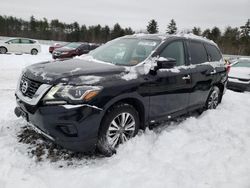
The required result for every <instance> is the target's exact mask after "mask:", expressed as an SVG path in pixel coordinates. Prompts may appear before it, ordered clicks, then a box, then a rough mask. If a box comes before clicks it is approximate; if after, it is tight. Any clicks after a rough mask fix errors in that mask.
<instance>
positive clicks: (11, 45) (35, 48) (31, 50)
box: [0, 38, 41, 55]
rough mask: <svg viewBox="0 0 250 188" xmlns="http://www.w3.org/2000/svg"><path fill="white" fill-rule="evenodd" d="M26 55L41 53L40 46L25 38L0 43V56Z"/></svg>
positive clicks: (36, 42) (34, 41)
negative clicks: (6, 54) (9, 54)
mask: <svg viewBox="0 0 250 188" xmlns="http://www.w3.org/2000/svg"><path fill="white" fill-rule="evenodd" d="M8 52H11V53H28V54H32V55H37V54H38V53H39V52H41V46H40V44H39V43H38V41H36V40H33V39H27V38H13V39H10V40H7V41H4V42H0V54H5V53H8Z"/></svg>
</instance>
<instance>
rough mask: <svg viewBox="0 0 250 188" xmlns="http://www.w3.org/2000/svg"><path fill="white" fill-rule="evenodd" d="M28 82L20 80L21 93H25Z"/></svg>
mask: <svg viewBox="0 0 250 188" xmlns="http://www.w3.org/2000/svg"><path fill="white" fill-rule="evenodd" d="M28 87H29V86H28V82H27V81H23V80H22V81H21V91H22V93H23V94H25V93H26V92H27V90H28Z"/></svg>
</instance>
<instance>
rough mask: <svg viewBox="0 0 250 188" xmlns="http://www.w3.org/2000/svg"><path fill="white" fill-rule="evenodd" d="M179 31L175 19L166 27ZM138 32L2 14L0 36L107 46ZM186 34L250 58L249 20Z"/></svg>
mask: <svg viewBox="0 0 250 188" xmlns="http://www.w3.org/2000/svg"><path fill="white" fill-rule="evenodd" d="M177 31H178V28H177V24H176V22H175V20H174V19H171V21H170V23H169V24H168V25H167V27H166V33H167V34H176V33H177ZM158 32H159V26H158V23H157V21H156V20H154V19H152V20H150V21H149V22H148V25H147V26H146V33H151V34H153V33H158ZM133 33H135V31H133V30H132V29H131V28H130V27H127V28H122V27H121V26H120V24H119V23H116V24H115V25H114V26H113V27H112V28H110V27H109V26H108V25H105V26H101V25H100V24H98V25H93V26H86V25H79V23H78V22H73V23H70V24H67V23H64V22H60V21H59V20H58V19H53V20H51V21H48V20H47V19H46V18H43V19H36V18H35V17H34V16H31V17H30V20H29V21H26V20H23V19H20V18H16V17H13V16H1V15H0V36H12V37H27V38H34V39H43V40H55V41H68V42H73V41H82V42H95V43H105V42H107V41H109V40H111V39H114V38H117V37H121V36H124V35H130V34H133ZM185 33H194V34H196V35H199V36H203V37H206V38H208V39H211V40H213V41H214V42H216V43H217V44H218V45H219V47H220V49H221V51H222V53H224V54H235V55H250V20H248V21H247V22H246V23H245V25H243V26H242V27H239V28H238V27H230V26H228V27H226V28H225V30H224V31H221V30H220V29H219V28H218V27H216V26H215V27H213V28H212V29H205V30H204V31H202V30H201V28H200V27H194V28H193V29H191V30H186V31H185Z"/></svg>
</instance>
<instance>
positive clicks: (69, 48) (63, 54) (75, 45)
mask: <svg viewBox="0 0 250 188" xmlns="http://www.w3.org/2000/svg"><path fill="white" fill-rule="evenodd" d="M99 46H100V45H99V44H91V43H86V42H72V43H68V44H66V45H65V46H63V47H61V48H57V49H55V50H54V51H53V53H52V57H53V59H63V58H72V57H74V56H80V55H82V54H87V53H89V52H90V51H91V50H94V49H95V48H97V47H99Z"/></svg>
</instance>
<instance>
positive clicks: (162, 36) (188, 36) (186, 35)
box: [126, 32, 217, 45]
mask: <svg viewBox="0 0 250 188" xmlns="http://www.w3.org/2000/svg"><path fill="white" fill-rule="evenodd" d="M130 36H133V37H138V38H155V39H161V40H166V39H168V38H170V37H181V38H186V39H193V40H201V41H204V42H208V43H210V44H213V45H217V44H216V43H215V42H214V41H212V40H210V39H207V38H206V37H202V36H198V35H194V34H193V33H183V32H180V33H177V34H174V35H170V34H145V33H136V34H133V35H130ZM126 37H129V35H128V36H126Z"/></svg>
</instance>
